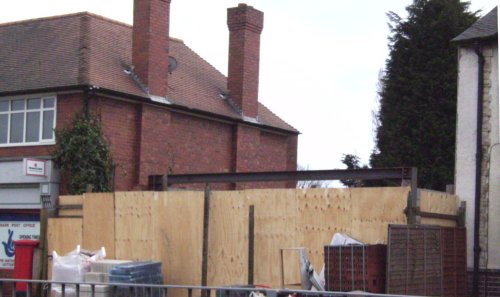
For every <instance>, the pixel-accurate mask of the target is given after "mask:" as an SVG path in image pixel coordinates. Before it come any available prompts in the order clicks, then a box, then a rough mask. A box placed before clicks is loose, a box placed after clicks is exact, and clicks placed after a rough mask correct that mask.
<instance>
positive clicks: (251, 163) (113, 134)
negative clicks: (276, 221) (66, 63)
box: [0, 93, 297, 194]
mask: <svg viewBox="0 0 500 297" xmlns="http://www.w3.org/2000/svg"><path fill="white" fill-rule="evenodd" d="M82 98H83V93H78V94H72V95H58V103H57V127H58V128H61V127H64V126H66V125H68V124H69V123H71V121H72V119H73V117H74V114H75V112H79V111H80V110H81V107H82V102H83V100H82ZM90 108H91V110H92V111H93V112H96V113H97V114H98V115H99V116H100V117H101V120H102V125H103V131H104V136H105V138H106V139H107V141H108V143H109V144H110V147H111V152H112V155H113V158H114V161H115V163H116V164H117V167H116V171H115V190H116V191H128V190H134V189H137V190H139V189H146V188H147V183H148V176H149V175H159V174H165V173H174V174H176V173H177V174H179V173H210V172H234V171H237V172H244V171H270V170H280V171H281V170H295V167H296V158H297V137H296V136H295V135H293V136H287V135H283V134H275V133H271V132H264V131H261V130H260V129H258V128H256V127H253V126H247V125H241V124H231V123H227V122H219V121H215V120H211V119H206V118H200V117H194V116H191V115H186V114H182V113H178V112H172V111H169V110H167V109H166V108H162V107H158V106H153V105H145V104H141V103H134V102H127V101H118V100H116V99H111V98H106V97H100V96H94V97H92V100H91V103H90ZM52 149H53V146H35V147H13V148H0V157H14V156H16V157H24V156H40V155H50V154H51V150H52ZM63 181H64V178H63ZM202 186H203V185H197V186H196V187H197V188H199V187H202ZM283 186H291V187H293V186H294V183H283V182H282V183H259V184H245V185H242V186H241V187H239V188H249V187H252V188H253V187H260V188H262V187H283ZM214 188H215V189H230V188H234V185H216V186H214ZM65 193H66V191H65V189H64V187H63V188H62V189H61V194H65Z"/></svg>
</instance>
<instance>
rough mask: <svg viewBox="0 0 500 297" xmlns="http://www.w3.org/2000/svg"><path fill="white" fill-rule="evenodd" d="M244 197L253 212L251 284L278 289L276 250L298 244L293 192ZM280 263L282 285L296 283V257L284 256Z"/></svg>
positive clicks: (252, 192)
mask: <svg viewBox="0 0 500 297" xmlns="http://www.w3.org/2000/svg"><path fill="white" fill-rule="evenodd" d="M244 194H245V197H246V199H247V203H248V205H249V206H250V205H254V210H255V215H254V222H255V229H254V235H255V236H254V269H253V270H254V283H255V284H261V285H268V286H272V287H276V288H277V287H279V286H280V285H281V282H280V280H281V264H280V249H282V248H295V247H299V246H300V245H301V243H302V237H301V234H300V233H298V232H297V221H298V212H297V199H296V197H295V190H282V189H280V190H246V191H245V192H244ZM235 199H238V198H237V197H235ZM247 212H248V211H247ZM246 242H247V243H248V240H247V241H246ZM283 262H284V264H285V269H284V271H285V284H294V283H300V273H299V272H300V271H299V268H300V267H299V258H298V253H297V252H296V251H295V252H285V253H284V261H283Z"/></svg>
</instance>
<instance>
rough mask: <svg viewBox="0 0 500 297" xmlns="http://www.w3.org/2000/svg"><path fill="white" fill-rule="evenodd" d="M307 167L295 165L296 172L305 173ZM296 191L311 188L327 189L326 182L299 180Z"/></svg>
mask: <svg viewBox="0 0 500 297" xmlns="http://www.w3.org/2000/svg"><path fill="white" fill-rule="evenodd" d="M307 170H309V166H302V165H297V171H307ZM297 188H298V189H313V188H328V181H326V180H299V181H298V182H297Z"/></svg>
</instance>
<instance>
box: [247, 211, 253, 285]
mask: <svg viewBox="0 0 500 297" xmlns="http://www.w3.org/2000/svg"><path fill="white" fill-rule="evenodd" d="M254 231H255V206H254V205H250V208H249V209H248V284H249V285H253V268H254V265H253V263H254V242H255V241H254V235H255V232H254Z"/></svg>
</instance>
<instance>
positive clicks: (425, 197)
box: [419, 189, 460, 227]
mask: <svg viewBox="0 0 500 297" xmlns="http://www.w3.org/2000/svg"><path fill="white" fill-rule="evenodd" d="M419 195H420V210H421V211H425V212H432V213H439V214H450V215H456V214H457V212H458V207H459V204H460V200H459V198H458V196H456V195H452V194H448V193H444V192H437V191H431V190H422V189H420V190H419ZM421 223H422V224H424V225H438V226H443V227H456V222H455V221H452V220H443V219H433V218H422V219H421Z"/></svg>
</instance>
